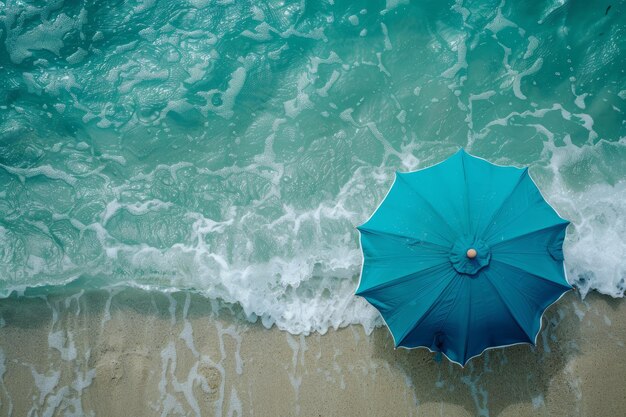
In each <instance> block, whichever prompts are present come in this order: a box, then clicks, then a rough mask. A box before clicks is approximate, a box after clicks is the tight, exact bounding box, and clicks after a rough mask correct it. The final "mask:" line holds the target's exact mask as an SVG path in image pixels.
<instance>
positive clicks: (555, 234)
mask: <svg viewBox="0 0 626 417" xmlns="http://www.w3.org/2000/svg"><path fill="white" fill-rule="evenodd" d="M566 227H567V225H557V226H554V227H553V228H548V229H543V230H541V231H539V232H535V233H532V234H528V235H524V236H521V237H518V238H516V239H515V240H510V241H506V242H503V243H500V244H498V245H496V246H492V248H491V254H492V262H500V263H502V264H505V265H507V266H508V267H513V268H517V269H521V270H523V271H525V272H527V273H529V274H532V275H533V276H535V277H541V279H545V280H549V281H551V282H553V283H555V284H557V285H560V286H561V287H562V288H563V289H565V290H569V289H570V288H571V285H570V284H569V283H568V282H567V279H566V277H565V270H564V268H563V264H562V260H563V259H562V258H560V259H558V255H553V252H554V250H553V249H552V248H553V246H554V245H555V244H560V242H562V241H563V238H564V236H565V228H566ZM555 242H557V243H555Z"/></svg>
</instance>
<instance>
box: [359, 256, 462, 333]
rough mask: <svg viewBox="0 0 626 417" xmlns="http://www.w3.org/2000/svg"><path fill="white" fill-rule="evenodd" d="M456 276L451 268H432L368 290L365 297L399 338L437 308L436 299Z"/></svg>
mask: <svg viewBox="0 0 626 417" xmlns="http://www.w3.org/2000/svg"><path fill="white" fill-rule="evenodd" d="M455 277H456V273H455V272H454V271H450V269H449V268H446V267H439V268H433V270H428V271H422V272H421V273H418V274H415V275H412V276H408V277H406V278H407V279H405V280H402V281H397V282H395V283H394V285H392V286H389V287H386V288H378V289H377V290H374V291H368V292H366V293H364V294H362V296H363V297H365V299H367V301H368V302H369V303H370V304H372V305H373V306H374V307H376V308H377V309H378V310H379V311H380V312H381V314H382V316H383V318H384V319H385V322H386V323H387V326H389V328H390V329H391V331H392V333H393V334H394V337H396V335H403V334H404V333H406V332H407V331H409V330H410V329H411V328H412V327H413V326H414V325H415V323H416V322H417V321H419V320H420V319H421V318H422V317H423V316H424V315H425V314H426V313H427V312H428V311H429V310H430V309H432V308H435V307H436V305H435V303H436V301H437V300H438V299H439V298H440V296H441V294H442V293H443V292H444V291H446V289H447V288H448V287H449V286H450V285H451V284H452V283H453V281H454V279H455ZM396 338H397V337H396Z"/></svg>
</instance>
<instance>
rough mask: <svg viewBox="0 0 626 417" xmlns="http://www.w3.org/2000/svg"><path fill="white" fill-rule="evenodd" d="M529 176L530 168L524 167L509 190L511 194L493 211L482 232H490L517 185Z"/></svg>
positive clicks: (485, 233)
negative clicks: (494, 220)
mask: <svg viewBox="0 0 626 417" xmlns="http://www.w3.org/2000/svg"><path fill="white" fill-rule="evenodd" d="M527 176H528V169H524V170H523V172H522V175H520V176H519V178H518V179H517V182H516V183H515V185H514V186H513V188H511V191H510V192H509V194H508V195H507V196H506V197H505V199H504V200H502V203H501V204H500V207H498V210H496V212H495V213H493V215H492V216H491V218H490V219H489V221H488V222H487V224H488V226H487V229H486V230H485V231H483V232H482V233H481V234H482V235H483V236H485V235H487V234H488V233H487V232H489V229H490V228H491V226H492V225H493V219H495V218H496V217H498V215H500V212H501V211H502V207H504V205H505V204H506V203H507V202H508V201H509V199H510V198H511V197H512V196H513V194H514V193H515V190H517V187H519V186H520V184H521V183H522V181H523V180H524V178H526V177H527Z"/></svg>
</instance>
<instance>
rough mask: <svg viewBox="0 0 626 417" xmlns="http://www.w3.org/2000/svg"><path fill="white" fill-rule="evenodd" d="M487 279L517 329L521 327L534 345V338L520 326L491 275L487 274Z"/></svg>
mask: <svg viewBox="0 0 626 417" xmlns="http://www.w3.org/2000/svg"><path fill="white" fill-rule="evenodd" d="M485 278H487V282H489V285H491V288H493V289H494V291H495V292H496V294H497V295H498V298H499V299H500V301H502V304H503V305H504V308H505V309H506V311H508V313H509V315H510V316H511V317H512V318H513V321H514V322H515V324H517V327H519V329H520V330H521V331H522V333H524V334H525V335H526V337H527V338H528V341H529V343H533V340H534V339H533V338H532V336H531V335H529V334H528V332H526V329H524V326H522V325H521V324H520V322H519V320H518V319H517V317H516V316H515V314H513V312H512V311H511V309H510V308H509V305H508V303H507V302H506V301H505V300H504V298H503V297H502V294H500V290H498V287H496V285H495V284H494V283H493V282H491V278H490V277H489V274H485ZM533 344H534V343H533Z"/></svg>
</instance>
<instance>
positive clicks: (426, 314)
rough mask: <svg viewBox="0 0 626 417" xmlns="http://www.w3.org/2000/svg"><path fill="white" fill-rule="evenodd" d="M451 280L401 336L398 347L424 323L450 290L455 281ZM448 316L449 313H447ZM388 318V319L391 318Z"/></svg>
mask: <svg viewBox="0 0 626 417" xmlns="http://www.w3.org/2000/svg"><path fill="white" fill-rule="evenodd" d="M457 276H458V274H456V275H455V276H454V278H457ZM454 278H452V279H451V280H450V282H449V283H448V284H447V285H446V287H445V288H444V289H443V290H442V291H441V292H440V293H439V295H438V296H437V299H436V300H435V301H434V302H433V303H432V304H431V305H430V307H428V310H426V312H425V313H424V314H423V315H422V317H420V318H419V319H418V320H417V321H416V322H415V323H414V324H413V325H411V326H409V330H408V331H407V332H406V333H405V334H403V335H402V336H401V337H400V339H399V340H398V346H400V344H401V343H402V342H403V341H404V339H406V337H407V336H408V335H409V334H410V333H411V332H412V331H413V330H415V329H416V328H417V327H418V326H419V325H420V324H422V322H423V321H424V319H425V318H426V317H427V316H428V315H429V314H430V313H431V312H432V311H433V309H434V307H435V305H436V304H438V303H439V301H440V299H441V296H442V295H443V294H444V293H445V292H446V291H448V289H449V288H450V286H451V285H452V283H453V282H454V281H455V279H454ZM396 314H397V312H396V313H394V314H393V315H392V316H391V317H394V316H395V315H396ZM448 314H449V312H448ZM391 317H390V318H391ZM446 318H447V316H446Z"/></svg>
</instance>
